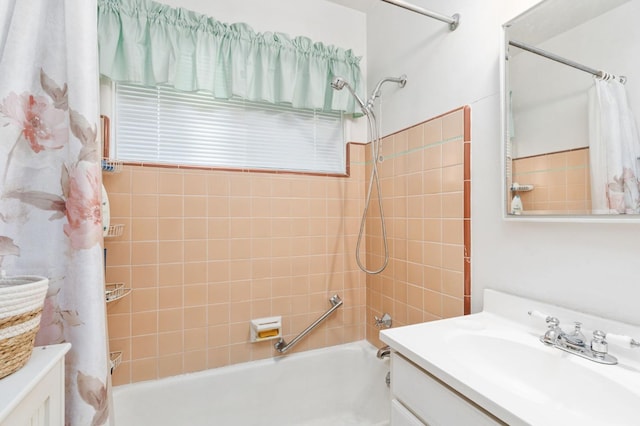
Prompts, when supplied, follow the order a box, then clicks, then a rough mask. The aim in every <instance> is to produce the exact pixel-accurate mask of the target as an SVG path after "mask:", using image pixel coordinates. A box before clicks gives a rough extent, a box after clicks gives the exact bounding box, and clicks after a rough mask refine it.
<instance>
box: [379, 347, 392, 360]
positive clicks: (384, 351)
mask: <svg viewBox="0 0 640 426" xmlns="http://www.w3.org/2000/svg"><path fill="white" fill-rule="evenodd" d="M376 356H377V357H378V358H379V359H385V358H389V357H390V356H391V348H390V347H389V346H383V347H381V348H380V349H378V353H377V354H376Z"/></svg>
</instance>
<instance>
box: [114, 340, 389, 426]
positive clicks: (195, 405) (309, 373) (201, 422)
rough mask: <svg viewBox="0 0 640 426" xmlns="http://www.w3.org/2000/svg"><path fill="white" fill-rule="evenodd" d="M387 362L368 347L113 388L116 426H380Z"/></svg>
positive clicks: (385, 409) (385, 408)
mask: <svg viewBox="0 0 640 426" xmlns="http://www.w3.org/2000/svg"><path fill="white" fill-rule="evenodd" d="M388 371H389V361H388V359H385V360H384V361H381V360H379V359H377V358H376V348H375V347H373V346H372V345H371V344H369V343H368V342H366V341H360V342H354V343H349V344H345V345H339V346H333V347H330V348H324V349H318V350H314V351H308V352H302V353H299V354H292V355H286V356H283V357H280V358H277V359H273V358H272V359H266V360H261V361H253V362H248V363H243V364H237V365H232V366H228V367H222V368H216V369H213V370H207V371H202V372H198V373H192V374H185V375H181V376H176V377H169V378H166V379H161V380H154V381H149V382H141V383H134V384H131V385H124V386H118V387H116V388H114V391H113V397H114V406H115V420H116V426H146V425H153V426H163V425H167V426H183V425H185V426H186V425H188V426H210V425H212V426H213V425H215V426H271V425H273V426H302V425H304V426H311V425H313V426H329V425H330V426H347V425H358V426H373V425H375V426H383V425H388V424H389V409H390V399H389V388H388V387H387V385H386V384H385V376H386V374H387V372H388Z"/></svg>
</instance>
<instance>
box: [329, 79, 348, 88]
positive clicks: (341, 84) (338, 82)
mask: <svg viewBox="0 0 640 426" xmlns="http://www.w3.org/2000/svg"><path fill="white" fill-rule="evenodd" d="M345 84H347V82H346V81H344V78H342V77H336V78H334V79H333V81H332V82H331V87H333V88H334V89H336V90H342V88H343V87H344V85H345Z"/></svg>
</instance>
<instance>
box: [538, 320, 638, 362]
mask: <svg viewBox="0 0 640 426" xmlns="http://www.w3.org/2000/svg"><path fill="white" fill-rule="evenodd" d="M529 315H530V316H533V317H537V318H541V319H544V320H545V322H546V323H547V325H548V328H547V331H546V332H545V333H544V334H543V335H542V336H540V341H541V342H542V343H544V344H545V345H547V346H552V347H554V348H558V349H560V350H563V351H565V352H569V353H571V354H574V355H578V356H579V357H582V358H586V359H588V360H591V361H595V362H598V363H601V364H609V365H613V364H617V363H618V360H617V359H616V357H614V356H611V355H609V353H608V349H609V345H608V343H607V339H609V340H610V341H612V342H613V343H616V344H619V345H620V346H626V347H630V348H637V347H640V342H638V341H636V340H635V339H632V338H631V337H628V336H620V335H617V334H612V333H605V332H603V331H601V330H595V331H594V332H593V339H592V340H591V342H590V343H589V344H587V340H586V338H585V336H584V334H582V324H581V323H579V322H576V323H574V329H573V331H572V332H570V333H565V332H564V331H563V330H562V329H561V328H560V320H558V318H556V317H553V316H549V315H545V314H543V313H541V312H538V311H529Z"/></svg>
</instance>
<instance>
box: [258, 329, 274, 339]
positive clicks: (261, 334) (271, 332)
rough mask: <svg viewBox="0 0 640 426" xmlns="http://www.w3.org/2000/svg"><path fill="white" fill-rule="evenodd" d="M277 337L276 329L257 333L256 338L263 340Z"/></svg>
mask: <svg viewBox="0 0 640 426" xmlns="http://www.w3.org/2000/svg"><path fill="white" fill-rule="evenodd" d="M277 335H278V329H277V328H272V329H271V330H262V331H258V338H259V339H264V338H265V337H274V336H277Z"/></svg>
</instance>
